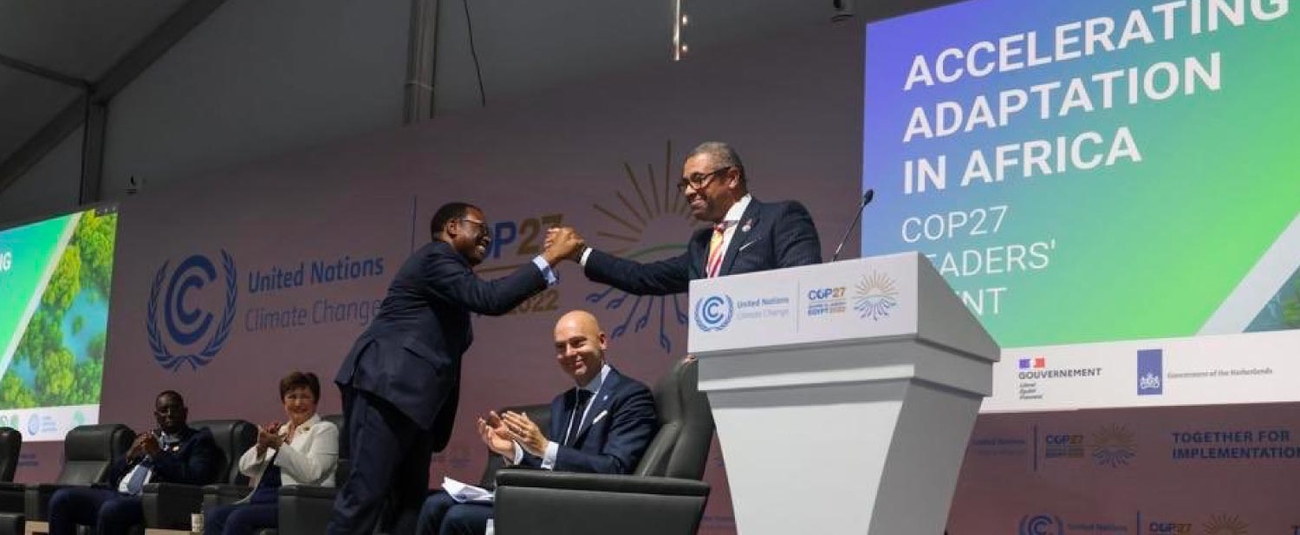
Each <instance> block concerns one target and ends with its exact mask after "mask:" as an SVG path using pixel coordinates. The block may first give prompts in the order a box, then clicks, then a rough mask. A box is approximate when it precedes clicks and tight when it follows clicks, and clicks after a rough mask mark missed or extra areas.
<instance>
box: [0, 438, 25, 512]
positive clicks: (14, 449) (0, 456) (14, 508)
mask: <svg viewBox="0 0 1300 535" xmlns="http://www.w3.org/2000/svg"><path fill="white" fill-rule="evenodd" d="M22 449H23V434H22V433H21V432H19V431H18V430H17V429H13V428H11V427H0V483H10V482H12V481H13V480H14V472H15V471H17V469H18V455H19V454H20V453H21V452H22ZM14 489H15V490H17V487H16V486H15V487H14ZM23 503H24V500H23V493H22V492H6V493H0V512H9V513H21V512H23Z"/></svg>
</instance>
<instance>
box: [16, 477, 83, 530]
mask: <svg viewBox="0 0 1300 535" xmlns="http://www.w3.org/2000/svg"><path fill="white" fill-rule="evenodd" d="M84 486H85V485H62V484H59V483H32V484H31V485H27V490H26V493H25V499H26V502H27V503H26V504H24V506H23V515H24V516H26V517H27V521H28V522H44V521H46V520H49V518H50V497H52V496H54V493H55V492H56V491H58V490H60V489H66V488H72V487H84Z"/></svg>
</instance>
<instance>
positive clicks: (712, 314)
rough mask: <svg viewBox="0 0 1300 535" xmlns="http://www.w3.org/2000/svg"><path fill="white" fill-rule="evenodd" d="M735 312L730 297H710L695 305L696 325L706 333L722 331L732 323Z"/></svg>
mask: <svg viewBox="0 0 1300 535" xmlns="http://www.w3.org/2000/svg"><path fill="white" fill-rule="evenodd" d="M734 312H735V307H734V306H732V303H731V297H730V296H726V295H710V296H708V297H705V298H704V299H700V300H699V301H697V302H696V303H695V325H696V326H698V327H699V328H700V330H701V331H704V332H709V331H721V330H723V329H726V328H727V325H729V324H730V323H731V315H732V314H733V313H734Z"/></svg>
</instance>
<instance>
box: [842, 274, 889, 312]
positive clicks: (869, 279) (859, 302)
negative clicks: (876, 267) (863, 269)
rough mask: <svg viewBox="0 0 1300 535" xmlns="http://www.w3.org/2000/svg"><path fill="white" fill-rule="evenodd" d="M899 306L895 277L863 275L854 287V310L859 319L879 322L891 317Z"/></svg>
mask: <svg viewBox="0 0 1300 535" xmlns="http://www.w3.org/2000/svg"><path fill="white" fill-rule="evenodd" d="M896 306H898V284H897V283H896V282H894V279H893V277H890V276H889V275H885V274H883V273H880V272H876V271H872V272H871V273H870V274H868V275H863V276H862V280H860V281H858V284H857V285H856V286H854V287H853V310H856V311H857V312H858V317H859V318H871V321H877V320H879V319H881V318H884V317H886V316H888V315H889V311H890V310H893V308H894V307H896Z"/></svg>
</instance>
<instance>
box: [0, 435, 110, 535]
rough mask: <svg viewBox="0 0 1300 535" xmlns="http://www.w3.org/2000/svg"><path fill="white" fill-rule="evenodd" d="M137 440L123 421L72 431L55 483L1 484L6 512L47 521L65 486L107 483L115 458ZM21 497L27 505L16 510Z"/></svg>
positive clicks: (1, 501)
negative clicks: (54, 500) (56, 496)
mask: <svg viewBox="0 0 1300 535" xmlns="http://www.w3.org/2000/svg"><path fill="white" fill-rule="evenodd" d="M133 440H135V432H134V431H132V430H131V428H129V427H127V426H125V425H122V424H98V425H82V426H78V427H75V428H73V429H72V430H71V431H68V434H67V436H66V437H64V439H63V468H61V469H60V470H59V475H58V477H57V478H55V480H54V483H34V484H31V485H22V484H18V483H0V503H3V504H4V509H3V510H4V511H5V512H21V513H23V514H24V515H25V516H26V520H27V521H28V522H32V521H42V522H43V521H46V520H48V519H49V516H50V497H51V496H53V495H54V491H56V490H59V489H61V488H65V487H76V486H82V487H86V486H90V485H92V484H95V483H103V482H104V479H105V478H107V477H108V468H109V466H111V465H112V464H113V460H114V459H116V458H118V457H121V456H122V455H124V454H126V450H127V449H128V448H130V447H131V441H133ZM18 497H21V499H22V501H23V506H22V507H21V508H19V509H18V510H17V511H14V510H13V505H14V504H15V502H14V500H15V499H18Z"/></svg>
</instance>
